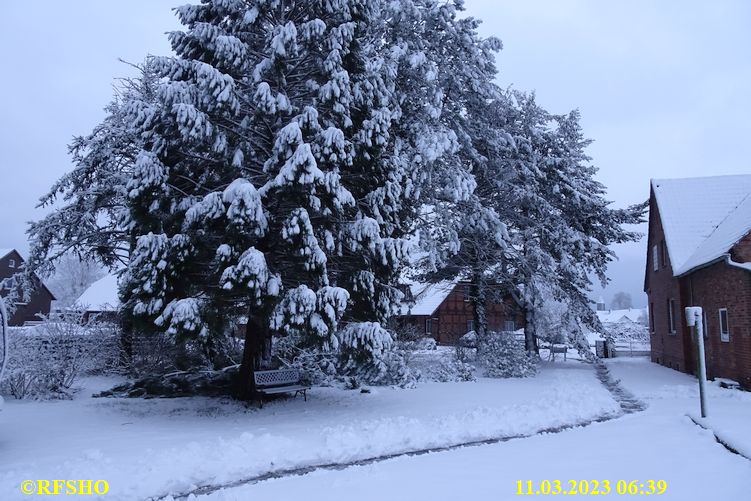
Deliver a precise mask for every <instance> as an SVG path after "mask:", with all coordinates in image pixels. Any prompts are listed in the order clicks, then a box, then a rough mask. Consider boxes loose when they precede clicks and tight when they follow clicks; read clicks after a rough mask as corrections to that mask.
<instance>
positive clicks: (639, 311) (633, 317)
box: [597, 308, 647, 325]
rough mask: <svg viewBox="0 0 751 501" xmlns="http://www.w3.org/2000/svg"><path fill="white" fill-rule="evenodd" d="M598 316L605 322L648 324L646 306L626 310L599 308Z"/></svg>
mask: <svg viewBox="0 0 751 501" xmlns="http://www.w3.org/2000/svg"><path fill="white" fill-rule="evenodd" d="M597 318H599V319H600V322H602V323H603V324H623V323H634V324H641V323H643V324H644V325H646V324H647V309H646V308H628V309H625V310H600V309H598V310H597Z"/></svg>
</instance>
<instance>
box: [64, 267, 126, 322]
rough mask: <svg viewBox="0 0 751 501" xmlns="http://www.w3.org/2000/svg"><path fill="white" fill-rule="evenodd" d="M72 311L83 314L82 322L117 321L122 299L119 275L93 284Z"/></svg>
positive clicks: (77, 300)
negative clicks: (119, 290)
mask: <svg viewBox="0 0 751 501" xmlns="http://www.w3.org/2000/svg"><path fill="white" fill-rule="evenodd" d="M72 309H74V310H78V311H81V312H83V318H82V321H84V322H88V321H90V320H100V321H112V322H114V321H115V320H117V313H118V311H119V310H120V298H119V297H118V290H117V275H105V276H104V277H102V278H100V279H99V280H97V281H96V282H94V283H93V284H91V285H90V286H89V287H88V288H87V289H86V290H85V291H84V292H83V294H81V295H80V296H79V297H78V299H76V301H75V302H74V303H73V306H72Z"/></svg>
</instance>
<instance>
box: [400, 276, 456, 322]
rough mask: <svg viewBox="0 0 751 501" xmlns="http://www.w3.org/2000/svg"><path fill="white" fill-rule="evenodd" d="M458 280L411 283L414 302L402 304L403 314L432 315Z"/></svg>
mask: <svg viewBox="0 0 751 501" xmlns="http://www.w3.org/2000/svg"><path fill="white" fill-rule="evenodd" d="M457 283H459V280H458V279H457V280H443V281H441V282H438V283H437V284H423V283H412V284H410V289H411V290H412V297H413V298H414V304H404V305H402V314H403V315H432V314H433V313H434V312H435V310H437V309H438V307H439V306H440V305H441V303H442V302H443V301H444V300H445V299H446V298H447V297H448V295H449V294H451V291H452V290H454V287H456V284H457Z"/></svg>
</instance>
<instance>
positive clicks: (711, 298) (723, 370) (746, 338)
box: [686, 262, 751, 389]
mask: <svg viewBox="0 0 751 501" xmlns="http://www.w3.org/2000/svg"><path fill="white" fill-rule="evenodd" d="M686 280H687V282H688V284H689V289H690V293H691V294H690V297H689V302H690V303H691V305H692V306H701V307H702V308H703V309H704V314H705V315H706V328H707V335H706V337H705V338H704V340H705V341H704V343H705V351H706V360H707V377H709V378H715V377H723V378H729V379H733V380H735V381H738V382H739V383H741V384H742V385H743V386H744V387H746V388H748V389H751V273H749V272H748V271H746V270H742V269H740V268H736V267H733V266H728V265H727V264H725V263H724V262H721V263H716V264H714V265H711V266H708V267H707V268H702V269H700V270H697V271H695V272H693V273H691V275H689V276H688V277H687V279H686ZM720 308H726V309H727V311H728V328H729V332H730V335H729V340H728V341H727V342H725V341H722V340H721V338H720V316H719V310H720ZM692 344H693V343H692Z"/></svg>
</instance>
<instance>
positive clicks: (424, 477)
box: [199, 359, 751, 501]
mask: <svg viewBox="0 0 751 501" xmlns="http://www.w3.org/2000/svg"><path fill="white" fill-rule="evenodd" d="M608 364H609V367H610V369H611V371H612V373H613V374H614V376H615V377H616V378H620V379H621V380H622V383H623V384H624V386H625V387H626V388H627V389H629V390H630V391H632V392H633V393H634V394H635V395H636V396H637V397H639V398H641V399H642V400H644V401H645V402H646V403H647V404H648V408H647V410H645V411H643V412H639V413H636V414H630V415H627V416H624V417H621V418H617V419H614V420H611V421H608V422H604V423H596V424H592V425H590V426H587V427H583V428H575V429H572V430H568V431H564V432H561V433H556V434H545V435H538V436H535V437H531V438H525V439H519V440H512V441H509V442H505V443H500V444H495V445H484V446H479V447H469V448H463V449H457V450H452V451H448V452H440V453H434V454H428V455H424V456H417V457H400V458H396V459H392V460H388V461H383V462H379V463H375V464H370V465H366V466H358V467H351V468H347V469H346V470H341V471H316V472H313V473H310V474H308V475H304V476H298V477H288V478H282V479H276V480H269V481H265V482H260V483H257V484H255V485H246V486H241V487H236V488H231V489H225V490H223V491H218V492H215V493H213V494H210V495H208V496H203V497H200V498H199V499H201V500H202V501H203V500H204V499H205V500H206V501H209V500H211V501H219V500H224V501H229V500H245V499H274V500H294V499H301V498H304V499H306V500H310V501H314V500H326V501H345V500H346V501H349V500H351V499H357V500H358V501H369V500H373V501H375V500H384V499H388V500H391V501H397V500H404V501H407V500H409V501H420V500H426V501H427V500H430V501H440V500H457V499H467V500H511V499H525V498H526V497H530V498H540V499H544V498H553V499H554V498H555V497H556V496H520V495H517V494H516V489H517V481H518V480H532V481H533V482H535V484H536V485H539V484H538V483H539V482H540V481H541V480H544V479H547V480H554V479H559V480H560V481H561V483H562V485H563V486H568V481H569V480H595V479H596V480H600V481H602V480H609V481H610V482H611V485H612V491H611V494H609V495H604V496H603V495H598V496H596V497H597V498H598V499H600V498H602V499H609V498H621V499H628V498H645V497H646V498H649V497H655V498H657V499H663V500H675V501H709V500H711V501H736V500H745V499H749V485H751V484H749V481H750V479H751V461H748V460H746V459H743V458H742V457H740V456H738V455H735V454H732V453H730V452H728V451H727V450H726V449H725V448H724V447H722V446H721V445H720V444H718V443H717V442H716V441H715V439H714V436H713V435H712V434H711V432H708V431H706V430H703V429H701V428H699V427H698V426H696V425H695V424H694V423H692V422H691V420H690V419H689V418H688V417H686V412H687V411H690V410H692V409H693V408H695V407H696V406H698V402H697V400H696V398H695V392H696V390H695V385H696V383H695V380H693V379H692V378H691V377H689V376H687V375H685V374H681V373H678V372H675V371H672V370H669V369H666V368H664V367H660V366H657V365H654V364H651V363H650V362H649V361H648V360H646V359H616V360H612V361H609V362H608ZM587 391H588V389H582V395H581V398H582V399H587V398H588V394H587ZM749 395H750V394H744V393H741V392H737V391H731V390H721V389H719V388H713V389H712V390H711V398H712V402H711V405H712V407H711V409H714V410H716V413H717V414H718V415H719V414H720V411H721V410H723V409H724V410H729V409H733V410H734V412H738V413H745V416H746V419H747V420H746V423H748V416H751V400H750V399H749ZM746 434H748V432H746ZM621 479H622V480H626V481H631V480H637V481H639V482H642V483H644V484H646V482H647V480H650V479H652V480H665V481H666V483H667V491H666V492H665V493H664V494H663V495H660V496H640V495H618V494H616V493H615V484H616V482H617V481H618V480H621ZM353 493H356V495H354V494H353ZM579 497H582V496H579ZM584 497H591V496H584Z"/></svg>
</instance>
